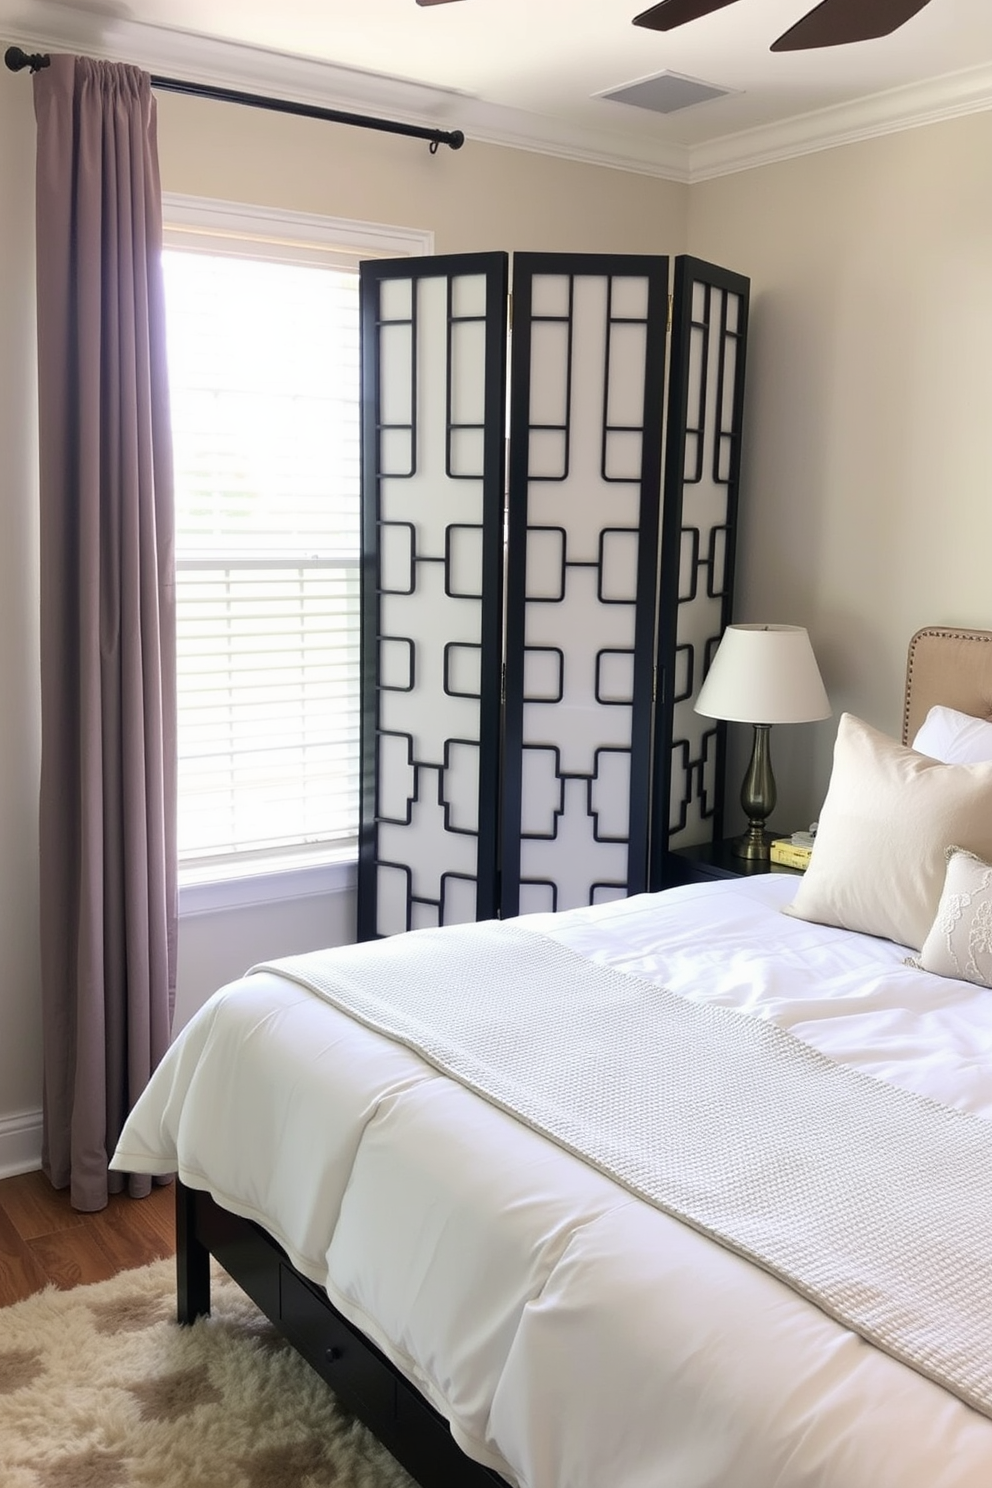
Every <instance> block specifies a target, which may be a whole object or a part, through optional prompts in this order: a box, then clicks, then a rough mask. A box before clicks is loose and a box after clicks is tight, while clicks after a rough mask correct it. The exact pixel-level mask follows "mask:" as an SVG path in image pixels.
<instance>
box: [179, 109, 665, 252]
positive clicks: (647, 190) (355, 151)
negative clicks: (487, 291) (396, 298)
mask: <svg viewBox="0 0 992 1488" xmlns="http://www.w3.org/2000/svg"><path fill="white" fill-rule="evenodd" d="M159 120H160V124H159V136H160V137H159V152H160V158H161V162H162V185H163V188H164V189H165V190H166V191H176V192H184V193H188V194H189V195H191V196H196V195H201V196H218V197H226V198H228V199H230V200H233V201H245V202H264V203H266V204H269V205H272V206H277V207H287V208H290V209H292V210H293V211H298V212H321V213H325V214H327V215H328V216H334V217H352V218H357V219H360V220H362V221H367V222H388V223H398V224H400V225H402V226H404V227H419V228H431V229H433V231H434V233H435V242H434V247H435V251H436V252H438V253H462V252H476V251H483V250H491V249H497V248H504V249H507V250H511V251H512V250H521V251H530V252H542V251H546V250H552V249H556V250H566V249H570V250H572V251H574V252H582V253H597V252H613V253H682V252H684V251H685V246H686V237H685V233H686V212H687V204H688V191H687V189H686V188H685V187H683V186H677V185H673V184H671V183H668V182H665V181H658V180H654V179H652V178H651V177H648V176H639V175H634V174H632V173H630V172H626V171H614V170H606V169H604V168H602V167H600V166H592V165H583V164H579V163H577V162H572V161H566V160H556V159H552V158H551V157H549V156H546V155H537V154H534V153H531V152H528V151H522V150H505V149H501V148H500V147H498V146H495V145H480V144H473V143H471V142H469V143H468V144H466V145H465V146H464V148H463V149H461V150H455V151H453V150H450V149H448V148H447V147H442V148H441V149H439V150H438V152H437V154H436V155H431V154H430V151H429V149H428V146H427V145H426V144H425V143H422V142H421V141H418V140H408V139H402V138H399V137H396V136H393V135H386V134H379V133H376V132H373V131H370V130H364V129H354V128H351V127H350V126H344V125H331V124H324V123H320V122H319V121H314V120H308V119H294V118H290V117H289V116H287V115H279V114H269V113H264V112H261V111H259V110H254V109H246V108H232V107H231V106H230V105H225V104H218V103H209V102H204V101H203V100H200V99H188V98H178V97H176V96H175V95H171V94H162V95H161V96H160V97H159Z"/></svg>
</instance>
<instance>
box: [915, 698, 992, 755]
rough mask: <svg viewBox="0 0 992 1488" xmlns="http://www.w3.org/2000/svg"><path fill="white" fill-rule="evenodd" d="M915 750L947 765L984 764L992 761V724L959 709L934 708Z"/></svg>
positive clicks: (917, 738) (926, 720)
mask: <svg viewBox="0 0 992 1488" xmlns="http://www.w3.org/2000/svg"><path fill="white" fill-rule="evenodd" d="M913 748H914V749H915V750H916V752H917V754H928V755H929V756H930V758H931V759H935V760H940V761H941V762H942V763H943V764H945V765H981V764H984V763H985V762H986V761H987V760H992V723H987V722H986V720H985V719H984V718H973V717H972V716H971V714H970V713H959V712H958V710H957V708H940V707H937V708H931V709H930V712H929V713H928V714H927V716H926V718H924V720H923V722H922V723H921V724H920V727H919V730H918V732H917V735H916V738H915V739H914V740H913Z"/></svg>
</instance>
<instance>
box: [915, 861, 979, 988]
mask: <svg viewBox="0 0 992 1488" xmlns="http://www.w3.org/2000/svg"><path fill="white" fill-rule="evenodd" d="M916 964H917V965H918V966H921V967H922V968H923V970H924V971H932V972H934V973H935V974H936V975H937V976H946V977H958V978H959V979H960V980H961V981H963V982H977V984H978V985H979V986H980V987H992V864H989V863H986V862H984V861H983V859H981V858H978V857H976V856H975V854H974V853H970V852H966V851H965V849H964V848H961V847H949V848H948V850H947V874H946V876H945V878H944V891H943V893H942V894H941V896H940V903H939V905H938V906H937V917H936V919H935V920H934V922H933V924H932V925H931V927H930V934H929V935H928V936H927V938H926V940H925V941H924V942H923V948H922V950H921V951H920V958H919V961H918V962H917V963H916Z"/></svg>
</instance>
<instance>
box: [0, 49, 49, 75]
mask: <svg viewBox="0 0 992 1488" xmlns="http://www.w3.org/2000/svg"><path fill="white" fill-rule="evenodd" d="M3 60H4V61H5V62H6V64H7V66H8V67H9V68H10V70H11V72H23V71H24V69H25V67H30V69H31V71H32V72H39V71H40V70H41V68H43V67H47V66H48V65H49V62H50V60H51V59H50V58H49V57H46V56H45V55H44V53H43V52H35V53H34V54H33V55H32V56H29V55H28V53H27V52H25V51H22V50H21V48H20V47H19V46H11V47H8V48H7V50H6V51H5V52H4V54H3Z"/></svg>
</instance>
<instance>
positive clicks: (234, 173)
mask: <svg viewBox="0 0 992 1488" xmlns="http://www.w3.org/2000/svg"><path fill="white" fill-rule="evenodd" d="M159 119H160V127H159V135H160V141H159V143H160V157H161V163H162V184H163V187H164V189H165V190H166V191H171V192H176V193H180V194H185V195H203V196H210V197H218V198H221V199H225V200H230V201H241V202H249V203H259V204H265V205H272V206H276V207H284V208H288V209H291V210H293V211H301V212H317V213H326V214H328V215H331V216H335V217H351V218H358V219H361V220H363V221H372V222H384V223H395V224H399V225H402V226H405V227H417V228H427V229H431V230H433V232H434V234H435V247H436V250H437V251H438V252H439V253H453V252H462V251H470V250H487V249H488V250H491V249H495V248H502V249H507V250H510V251H512V250H530V251H542V250H548V249H571V250H574V251H580V252H604V251H613V252H638V253H644V252H656V253H657V252H669V253H679V252H682V251H684V249H685V246H686V215H687V207H688V192H687V190H686V189H685V188H684V187H679V186H675V185H669V184H666V183H664V182H660V181H656V180H652V179H650V178H648V177H644V176H639V175H633V174H630V173H627V172H620V171H612V170H606V169H603V168H601V167H596V166H588V165H581V164H578V163H574V162H569V161H562V160H554V159H550V158H548V157H545V156H541V155H537V154H533V153H529V152H523V151H514V150H505V149H500V148H497V147H495V146H485V145H474V144H469V145H466V146H465V148H464V149H463V150H461V151H459V152H457V153H453V152H452V151H450V150H448V149H444V148H442V149H441V150H439V151H438V153H437V154H436V155H434V156H432V155H431V154H430V152H429V150H428V147H427V145H426V143H422V142H420V141H414V140H407V139H402V138H399V137H396V136H390V135H384V134H378V133H371V132H368V131H364V130H357V129H352V128H347V127H344V126H334V125H329V124H323V123H320V122H317V121H311V120H303V119H292V118H288V117H285V116H279V115H274V114H270V113H266V112H261V111H254V110H250V109H241V108H235V107H231V106H226V105H222V104H213V103H206V102H203V101H200V100H194V99H183V98H178V97H175V96H172V95H160V97H159ZM33 161H34V118H33V113H32V99H31V85H30V83H29V81H28V80H27V78H24V77H21V78H14V77H13V76H10V75H7V76H6V77H5V81H3V82H2V83H0V497H2V518H3V541H2V543H0V617H2V623H0V698H2V703H0V841H2V845H3V852H2V854H0V950H2V953H3V974H2V977H0V1172H2V1171H3V1170H4V1169H5V1167H6V1168H8V1169H9V1168H11V1167H12V1166H18V1165H20V1166H23V1165H24V1164H25V1158H24V1154H25V1153H26V1154H27V1155H28V1165H31V1162H32V1161H35V1160H36V1159H35V1158H34V1157H33V1154H35V1153H36V1152H37V1150H38V1147H39V1142H40V1136H39V1129H38V1124H37V1113H38V1108H39V1107H40V1103H41V1077H40V1019H39V1013H38V999H39V987H38V956H37V932H36V924H37V893H38V889H37V874H38V859H37V844H36V812H37V788H38V772H39V717H38V714H39V683H38V660H37V656H38V642H37V608H38V599H37V588H38V578H37V535H36V516H35V512H36V504H37V494H36V480H37V477H36V453H35V450H36V444H37V429H36V422H35V412H34V409H35V388H34V320H33V299H34V289H33V269H32V264H33V252H34V247H33V228H32V215H33V202H32V189H33V188H32V180H33V169H34V166H33ZM352 919H353V903H352V901H351V899H350V897H349V896H348V895H345V896H342V895H340V894H337V895H327V896H324V897H314V898H311V899H308V900H306V901H295V900H290V901H285V902H283V903H282V904H279V905H272V906H268V907H266V908H265V910H264V911H260V910H257V909H256V910H253V911H251V912H248V911H246V910H245V909H244V908H243V907H242V908H236V909H232V910H231V911H229V912H227V913H223V912H211V913H210V914H207V915H195V916H191V917H189V918H188V919H186V920H184V923H183V926H181V928H180V947H179V979H180V988H179V1010H180V1015H181V1017H183V1018H185V1017H186V1016H188V1015H189V1012H190V1011H191V1010H192V1007H193V1006H195V1005H197V1004H198V1003H199V1002H200V1001H202V1000H203V997H204V996H205V995H206V994H207V993H208V992H209V991H210V990H212V989H213V988H214V987H216V986H217V985H219V984H220V983H221V982H223V981H226V980H229V979H230V978H231V977H233V976H236V975H238V974H239V973H240V972H241V971H243V970H244V969H245V967H246V966H247V965H248V964H249V963H250V962H251V961H254V960H257V959H258V958H259V956H261V955H266V954H268V955H274V954H280V953H284V952H287V951H291V950H305V949H308V948H311V947H313V946H318V945H321V944H327V943H329V942H330V941H331V940H333V939H334V938H336V937H338V938H340V937H342V936H343V934H344V930H343V927H345V926H347V925H349V924H350V923H352ZM262 927H264V929H265V937H264V938H265V946H262V945H261V944H260V943H257V942H259V932H260V930H261V929H262Z"/></svg>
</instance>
